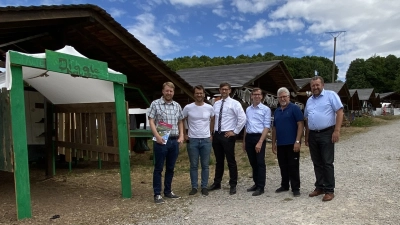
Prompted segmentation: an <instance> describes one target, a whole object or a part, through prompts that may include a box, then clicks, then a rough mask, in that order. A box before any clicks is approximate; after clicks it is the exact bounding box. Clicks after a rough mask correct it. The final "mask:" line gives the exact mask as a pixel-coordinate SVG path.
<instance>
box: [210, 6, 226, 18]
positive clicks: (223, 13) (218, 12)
mask: <svg viewBox="0 0 400 225" xmlns="http://www.w3.org/2000/svg"><path fill="white" fill-rule="evenodd" d="M212 12H213V13H214V14H216V15H218V16H220V17H227V16H228V11H227V10H225V9H222V8H219V9H213V10H212Z"/></svg>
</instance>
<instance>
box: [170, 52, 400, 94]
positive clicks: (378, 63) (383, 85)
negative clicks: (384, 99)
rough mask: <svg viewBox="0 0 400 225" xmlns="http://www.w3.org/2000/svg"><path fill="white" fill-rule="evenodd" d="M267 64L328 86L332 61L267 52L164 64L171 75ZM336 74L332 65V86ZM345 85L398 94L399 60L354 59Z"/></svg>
mask: <svg viewBox="0 0 400 225" xmlns="http://www.w3.org/2000/svg"><path fill="white" fill-rule="evenodd" d="M271 60H282V61H283V62H284V63H285V64H286V66H287V68H288V70H289V72H290V74H291V75H292V76H293V78H294V79H300V78H308V77H312V76H314V75H315V73H316V72H317V73H318V75H319V76H322V77H323V78H324V80H325V82H326V83H331V82H332V61H331V60H330V59H328V58H326V57H320V56H304V57H301V58H295V57H290V56H285V55H281V56H276V55H274V54H273V53H271V52H267V53H264V54H261V53H258V54H257V55H256V54H254V55H253V56H249V55H239V56H237V57H233V56H226V57H225V56H223V57H213V58H210V57H208V56H205V55H203V56H200V57H198V56H195V55H194V56H184V57H179V58H174V59H173V60H167V61H164V62H165V64H167V65H168V66H169V67H170V68H171V69H172V70H173V71H178V70H181V69H188V68H199V67H208V66H221V65H230V64H241V63H254V62H263V61H271ZM338 72H339V70H338V68H337V66H336V65H335V78H334V79H335V82H342V81H341V80H337V74H338ZM346 83H347V86H348V88H349V89H355V88H374V89H375V92H377V93H384V92H390V91H400V58H397V57H396V56H394V55H388V56H386V57H381V56H376V55H374V56H372V57H370V58H369V59H367V60H364V59H355V60H353V61H352V62H351V63H350V66H349V69H348V71H347V73H346Z"/></svg>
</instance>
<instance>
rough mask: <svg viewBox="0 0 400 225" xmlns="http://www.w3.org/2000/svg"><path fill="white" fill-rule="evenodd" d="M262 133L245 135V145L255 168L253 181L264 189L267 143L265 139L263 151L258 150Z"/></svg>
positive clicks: (251, 163)
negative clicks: (257, 146)
mask: <svg viewBox="0 0 400 225" xmlns="http://www.w3.org/2000/svg"><path fill="white" fill-rule="evenodd" d="M260 137H261V134H246V137H245V147H246V152H247V157H248V158H249V162H250V165H251V168H252V169H253V181H254V184H255V185H256V186H257V187H258V188H260V189H262V190H264V187H265V179H266V166H265V145H266V143H267V142H266V141H264V142H263V143H262V145H261V151H260V152H259V153H257V152H256V149H255V148H256V145H257V143H258V141H259V140H260Z"/></svg>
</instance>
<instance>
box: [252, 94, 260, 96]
mask: <svg viewBox="0 0 400 225" xmlns="http://www.w3.org/2000/svg"><path fill="white" fill-rule="evenodd" d="M252 95H254V96H261V95H262V94H252Z"/></svg>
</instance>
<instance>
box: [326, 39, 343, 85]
mask: <svg viewBox="0 0 400 225" xmlns="http://www.w3.org/2000/svg"><path fill="white" fill-rule="evenodd" d="M345 32H346V31H330V32H325V33H328V34H330V35H332V37H333V65H332V83H335V56H336V38H337V37H339V35H340V34H342V33H345Z"/></svg>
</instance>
